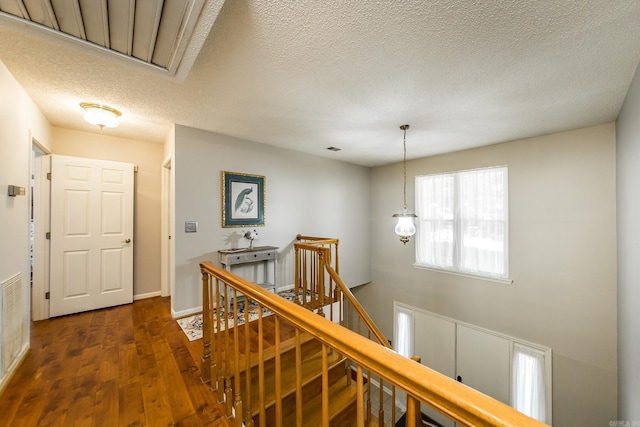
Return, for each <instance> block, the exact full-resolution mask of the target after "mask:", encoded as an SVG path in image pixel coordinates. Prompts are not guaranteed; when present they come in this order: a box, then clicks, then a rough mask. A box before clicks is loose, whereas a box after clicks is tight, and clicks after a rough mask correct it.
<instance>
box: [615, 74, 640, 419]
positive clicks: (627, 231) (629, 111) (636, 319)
mask: <svg viewBox="0 0 640 427" xmlns="http://www.w3.org/2000/svg"><path fill="white" fill-rule="evenodd" d="M616 134H617V143H618V168H617V170H618V417H619V419H620V420H624V421H630V422H633V421H635V422H637V423H640V263H639V262H638V261H639V260H640V223H639V222H638V218H640V197H639V195H638V187H639V184H640V167H639V165H640V72H638V70H636V74H635V77H634V79H633V81H632V83H631V87H630V88H629V92H628V93H627V97H626V99H625V101H624V104H623V106H622V109H621V111H620V114H619V116H618V121H617V123H616Z"/></svg>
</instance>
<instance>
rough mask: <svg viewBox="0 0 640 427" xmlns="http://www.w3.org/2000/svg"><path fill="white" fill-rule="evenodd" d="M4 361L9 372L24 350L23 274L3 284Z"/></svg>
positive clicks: (5, 368)
mask: <svg viewBox="0 0 640 427" xmlns="http://www.w3.org/2000/svg"><path fill="white" fill-rule="evenodd" d="M2 348H3V352H2V356H3V357H2V360H3V365H2V366H3V368H4V369H3V371H4V372H7V371H8V370H9V368H10V367H11V365H12V364H13V363H14V362H15V361H16V359H17V357H18V355H19V354H20V350H21V349H22V274H21V273H18V274H16V275H15V276H13V277H12V278H10V279H8V280H6V281H4V282H3V283H2Z"/></svg>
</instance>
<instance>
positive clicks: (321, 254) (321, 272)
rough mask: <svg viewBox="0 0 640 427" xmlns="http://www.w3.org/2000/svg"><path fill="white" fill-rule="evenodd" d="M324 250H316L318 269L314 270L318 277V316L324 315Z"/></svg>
mask: <svg viewBox="0 0 640 427" xmlns="http://www.w3.org/2000/svg"><path fill="white" fill-rule="evenodd" d="M324 262H325V260H324V252H322V251H319V252H318V264H319V265H318V269H317V270H316V274H317V277H318V295H319V297H320V298H319V301H318V303H319V307H318V314H319V315H320V316H324V308H323V307H324Z"/></svg>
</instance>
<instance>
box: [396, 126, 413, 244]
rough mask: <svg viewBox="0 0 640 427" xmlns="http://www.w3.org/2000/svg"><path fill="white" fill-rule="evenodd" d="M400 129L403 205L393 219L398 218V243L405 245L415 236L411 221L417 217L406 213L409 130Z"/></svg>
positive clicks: (407, 127)
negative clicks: (401, 134) (401, 135)
mask: <svg viewBox="0 0 640 427" xmlns="http://www.w3.org/2000/svg"><path fill="white" fill-rule="evenodd" d="M400 129H402V131H403V132H404V137H403V139H402V146H403V149H404V157H403V160H402V168H403V175H402V180H403V183H404V187H403V195H404V204H403V206H402V213H397V214H395V215H393V217H394V218H398V223H397V224H396V229H395V231H396V234H397V235H398V236H399V237H400V241H401V242H402V243H404V244H405V245H406V244H407V242H408V241H409V240H411V236H413V235H414V234H416V226H415V225H414V224H413V219H414V218H417V217H418V216H417V215H416V214H412V213H407V129H409V125H402V126H400Z"/></svg>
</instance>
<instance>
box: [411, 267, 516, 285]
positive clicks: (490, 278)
mask: <svg viewBox="0 0 640 427" xmlns="http://www.w3.org/2000/svg"><path fill="white" fill-rule="evenodd" d="M413 266H414V267H415V268H418V269H420V270H427V271H435V272H437V273H444V274H452V275H454V276H460V277H468V278H470V279H476V280H485V281H487V282H495V283H500V284H502V285H512V284H513V279H511V278H506V279H503V278H502V277H493V276H483V275H481V274H472V273H463V272H462V271H458V270H449V269H446V268H436V267H433V266H428V265H426V264H418V263H414V264H413Z"/></svg>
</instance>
